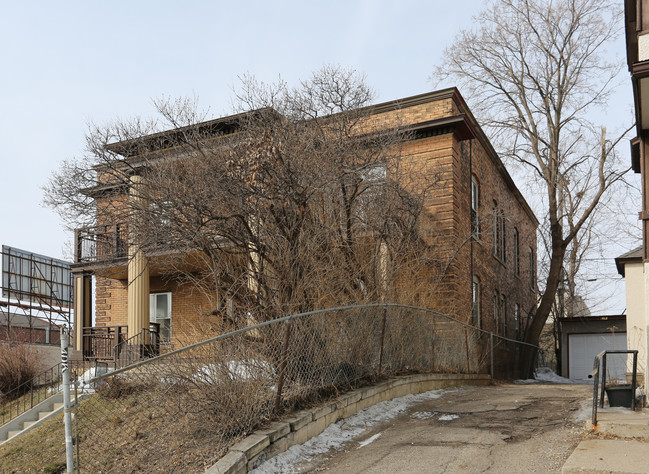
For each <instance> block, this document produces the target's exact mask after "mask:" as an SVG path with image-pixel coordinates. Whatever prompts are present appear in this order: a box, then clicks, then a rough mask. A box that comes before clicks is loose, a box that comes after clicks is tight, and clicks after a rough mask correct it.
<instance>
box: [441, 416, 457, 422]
mask: <svg viewBox="0 0 649 474" xmlns="http://www.w3.org/2000/svg"><path fill="white" fill-rule="evenodd" d="M459 417H460V415H442V416H440V417H439V421H451V420H457V419H458V418H459Z"/></svg>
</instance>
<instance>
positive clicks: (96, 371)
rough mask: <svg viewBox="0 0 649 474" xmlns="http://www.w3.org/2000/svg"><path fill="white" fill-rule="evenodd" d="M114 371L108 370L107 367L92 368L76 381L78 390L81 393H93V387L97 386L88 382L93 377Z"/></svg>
mask: <svg viewBox="0 0 649 474" xmlns="http://www.w3.org/2000/svg"><path fill="white" fill-rule="evenodd" d="M113 370H114V369H109V368H108V367H93V368H91V369H88V370H86V371H85V372H84V373H83V374H82V375H81V376H80V377H79V378H78V379H77V383H78V384H79V385H78V388H79V390H80V391H82V392H93V391H94V390H95V386H96V385H97V383H96V382H92V383H91V382H90V380H92V379H94V378H95V377H99V376H100V375H104V374H107V373H108V372H112V371H113Z"/></svg>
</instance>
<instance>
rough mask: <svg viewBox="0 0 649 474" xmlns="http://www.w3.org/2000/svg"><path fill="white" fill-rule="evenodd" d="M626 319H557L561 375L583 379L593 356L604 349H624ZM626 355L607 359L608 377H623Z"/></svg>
mask: <svg viewBox="0 0 649 474" xmlns="http://www.w3.org/2000/svg"><path fill="white" fill-rule="evenodd" d="M626 348H627V346H626V316H625V315H608V316H588V317H583V318H564V319H562V320H561V375H563V376H564V377H568V378H571V379H573V380H586V379H588V374H589V373H590V372H592V370H593V361H594V360H595V356H597V354H599V353H600V352H602V351H605V350H609V351H611V350H625V349H626ZM625 361H626V356H624V355H615V356H609V359H608V361H607V364H608V365H609V366H610V367H609V369H610V370H609V375H610V376H611V377H614V378H619V377H621V378H624V377H625V373H626V366H625Z"/></svg>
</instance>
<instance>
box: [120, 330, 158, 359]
mask: <svg viewBox="0 0 649 474" xmlns="http://www.w3.org/2000/svg"><path fill="white" fill-rule="evenodd" d="M147 336H148V338H147ZM147 340H148V341H149V342H148V343H147V342H146V341H147ZM134 347H137V348H138V349H137V353H136V355H135V356H134V357H131V355H132V354H133V353H134V352H133V351H132V350H130V349H131V348H134ZM145 347H149V348H148V349H144V348H145ZM124 353H126V357H125V358H124V357H122V354H124ZM159 353H160V324H158V323H149V328H148V329H147V328H142V329H141V330H140V332H139V333H137V334H134V335H133V336H131V337H129V338H128V339H125V340H123V341H121V342H118V343H117V344H115V345H114V346H113V360H114V364H115V368H118V365H119V366H122V365H129V364H131V363H133V362H137V361H140V360H142V359H149V358H151V357H155V356H157V355H158V354H159Z"/></svg>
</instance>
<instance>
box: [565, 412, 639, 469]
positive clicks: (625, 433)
mask: <svg viewBox="0 0 649 474" xmlns="http://www.w3.org/2000/svg"><path fill="white" fill-rule="evenodd" d="M597 419H598V423H597V425H598V426H597V430H598V431H599V432H600V433H602V434H604V435H610V436H611V437H617V439H589V440H584V441H582V442H581V443H579V445H578V446H577V448H575V450H574V452H573V453H572V454H571V455H570V457H569V458H568V460H567V461H566V463H565V464H564V466H563V469H562V470H561V472H562V473H563V474H574V473H584V472H591V473H646V472H649V409H646V408H645V409H643V410H638V411H635V412H633V411H631V410H630V409H626V408H603V409H600V410H599V411H598V415H597Z"/></svg>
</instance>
